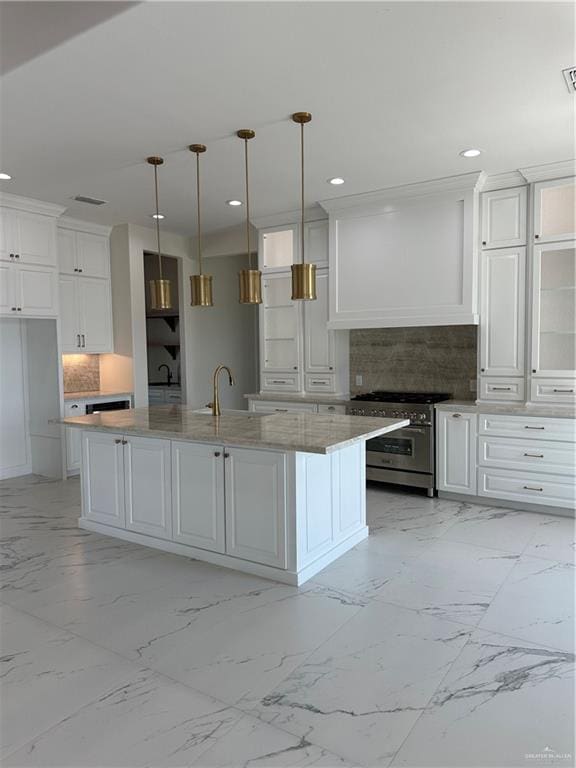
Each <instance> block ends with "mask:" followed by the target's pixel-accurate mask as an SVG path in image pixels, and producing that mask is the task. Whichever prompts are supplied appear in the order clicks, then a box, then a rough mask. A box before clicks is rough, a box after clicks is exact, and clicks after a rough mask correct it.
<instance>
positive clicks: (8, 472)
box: [0, 464, 32, 480]
mask: <svg viewBox="0 0 576 768" xmlns="http://www.w3.org/2000/svg"><path fill="white" fill-rule="evenodd" d="M31 474H32V465H31V464H26V465H24V464H23V465H22V466H20V467H15V468H14V467H13V468H11V469H0V480H11V479H12V478H13V477H24V475H31Z"/></svg>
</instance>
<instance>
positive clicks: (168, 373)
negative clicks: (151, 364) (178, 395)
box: [158, 363, 172, 386]
mask: <svg viewBox="0 0 576 768" xmlns="http://www.w3.org/2000/svg"><path fill="white" fill-rule="evenodd" d="M162 368H166V383H167V384H168V386H170V384H171V382H172V371H171V370H170V366H169V365H166V363H162V365H159V366H158V370H159V371H161V370H162Z"/></svg>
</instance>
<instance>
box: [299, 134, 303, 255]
mask: <svg viewBox="0 0 576 768" xmlns="http://www.w3.org/2000/svg"><path fill="white" fill-rule="evenodd" d="M300 174H301V194H302V224H301V227H300V251H301V253H300V255H301V261H302V264H304V123H300Z"/></svg>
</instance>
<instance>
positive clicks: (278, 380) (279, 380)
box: [272, 379, 286, 384]
mask: <svg viewBox="0 0 576 768" xmlns="http://www.w3.org/2000/svg"><path fill="white" fill-rule="evenodd" d="M272 384H286V379H274V380H273V381H272Z"/></svg>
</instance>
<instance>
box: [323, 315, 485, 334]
mask: <svg viewBox="0 0 576 768" xmlns="http://www.w3.org/2000/svg"><path fill="white" fill-rule="evenodd" d="M479 322H480V315H478V314H477V313H474V314H470V313H469V312H463V313H462V314H455V313H450V314H444V313H441V312H440V313H438V314H435V315H417V316H407V315H406V316H395V317H386V318H385V319H384V318H383V317H374V318H370V317H364V318H355V319H345V320H330V321H329V322H328V328H330V329H332V330H339V329H345V330H348V329H353V328H384V327H385V328H413V327H418V326H420V325H478V324H479Z"/></svg>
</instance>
